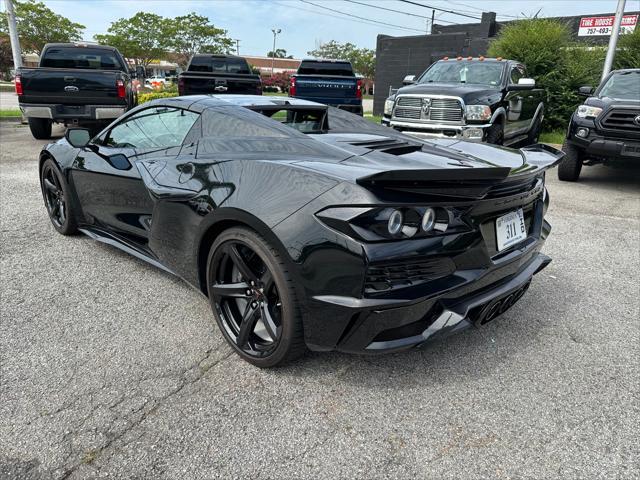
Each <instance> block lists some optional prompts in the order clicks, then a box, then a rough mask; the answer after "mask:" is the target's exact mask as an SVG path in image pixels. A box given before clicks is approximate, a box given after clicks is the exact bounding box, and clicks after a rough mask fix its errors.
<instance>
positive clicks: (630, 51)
mask: <svg viewBox="0 0 640 480" xmlns="http://www.w3.org/2000/svg"><path fill="white" fill-rule="evenodd" d="M613 64H614V66H615V68H638V67H640V27H636V29H635V30H634V31H633V33H626V34H624V35H620V37H619V38H618V49H617V51H616V56H615V59H614V61H613Z"/></svg>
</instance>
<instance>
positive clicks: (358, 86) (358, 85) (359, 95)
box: [356, 78, 362, 98]
mask: <svg viewBox="0 0 640 480" xmlns="http://www.w3.org/2000/svg"><path fill="white" fill-rule="evenodd" d="M356 98H362V79H360V78H359V79H358V81H357V82H356Z"/></svg>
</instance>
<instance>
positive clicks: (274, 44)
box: [271, 28, 282, 77]
mask: <svg viewBox="0 0 640 480" xmlns="http://www.w3.org/2000/svg"><path fill="white" fill-rule="evenodd" d="M271 31H272V32H273V50H272V51H271V76H272V77H273V67H274V64H275V61H276V36H277V35H278V34H279V33H280V32H281V31H282V30H280V29H279V28H278V29H277V30H276V29H275V28H272V29H271Z"/></svg>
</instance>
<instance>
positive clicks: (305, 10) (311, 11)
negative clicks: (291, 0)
mask: <svg viewBox="0 0 640 480" xmlns="http://www.w3.org/2000/svg"><path fill="white" fill-rule="evenodd" d="M272 2H273V3H275V4H276V5H279V6H280V7H283V8H294V9H296V10H300V11H303V12H309V13H314V14H316V15H325V16H327V17H332V18H337V19H339V20H344V21H347V22H356V23H361V24H363V25H373V26H377V24H376V23H371V22H369V21H363V20H356V19H354V18H346V17H340V16H338V15H333V14H331V13H325V12H318V11H317V10H309V9H308V8H303V7H297V6H294V5H291V4H287V5H283V4H281V3H278V2H277V1H276V0H272ZM374 21H375V20H374ZM394 28H396V29H398V30H407V29H408V30H413V29H411V28H409V27H394ZM419 31H420V32H422V30H419Z"/></svg>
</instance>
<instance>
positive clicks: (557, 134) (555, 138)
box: [539, 130, 566, 145]
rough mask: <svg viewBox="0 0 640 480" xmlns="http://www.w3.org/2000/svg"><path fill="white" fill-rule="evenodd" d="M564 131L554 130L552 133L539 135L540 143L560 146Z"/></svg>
mask: <svg viewBox="0 0 640 480" xmlns="http://www.w3.org/2000/svg"><path fill="white" fill-rule="evenodd" d="M565 133H566V132H565V131H564V130H554V131H552V132H543V133H541V134H540V140H539V141H540V142H542V143H555V144H559V145H562V142H564V137H565Z"/></svg>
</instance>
